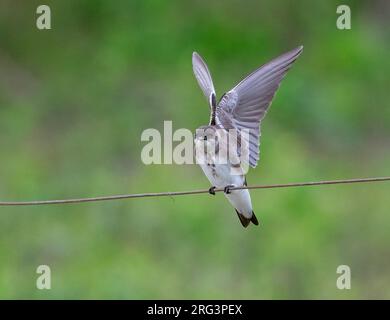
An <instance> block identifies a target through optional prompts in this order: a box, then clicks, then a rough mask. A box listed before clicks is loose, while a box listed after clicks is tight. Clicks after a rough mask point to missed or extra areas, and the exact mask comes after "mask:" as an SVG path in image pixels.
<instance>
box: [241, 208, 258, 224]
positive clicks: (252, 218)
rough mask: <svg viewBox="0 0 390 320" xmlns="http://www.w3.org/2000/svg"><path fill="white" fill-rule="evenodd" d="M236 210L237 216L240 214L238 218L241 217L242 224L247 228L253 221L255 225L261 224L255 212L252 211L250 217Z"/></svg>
mask: <svg viewBox="0 0 390 320" xmlns="http://www.w3.org/2000/svg"><path fill="white" fill-rule="evenodd" d="M236 212H237V216H238V219H240V222H241V224H242V226H243V227H244V228H246V227H247V226H248V225H249V223H251V222H252V223H253V224H254V225H256V226H258V225H259V221H257V218H256V216H255V213H254V212H253V211H252V217H251V218H250V219H248V218H246V217H245V216H244V215H242V214H241V213H239V212H238V211H237V209H236Z"/></svg>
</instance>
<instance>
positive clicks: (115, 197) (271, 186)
mask: <svg viewBox="0 0 390 320" xmlns="http://www.w3.org/2000/svg"><path fill="white" fill-rule="evenodd" d="M380 181H390V177H376V178H359V179H343V180H323V181H314V182H297V183H282V184H269V185H254V186H242V187H234V188H230V190H241V189H276V188H292V187H308V186H319V185H330V184H347V183H364V182H380ZM223 190H224V189H222V188H219V189H215V192H221V191H223ZM202 193H209V190H208V189H202V190H191V191H174V192H154V193H135V194H123V195H113V196H101V197H91V198H79V199H63V200H37V201H0V206H38V205H49V204H72V203H84V202H97V201H112V200H123V199H133V198H150V197H167V196H168V197H173V196H184V195H191V194H202Z"/></svg>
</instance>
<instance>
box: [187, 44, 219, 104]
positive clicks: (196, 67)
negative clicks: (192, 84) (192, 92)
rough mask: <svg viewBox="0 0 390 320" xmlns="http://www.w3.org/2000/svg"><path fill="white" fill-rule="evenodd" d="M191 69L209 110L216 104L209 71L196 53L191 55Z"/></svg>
mask: <svg viewBox="0 0 390 320" xmlns="http://www.w3.org/2000/svg"><path fill="white" fill-rule="evenodd" d="M192 69H193V71H194V74H195V78H196V80H197V81H198V84H199V86H200V88H201V89H202V91H203V94H204V95H205V96H206V99H207V101H208V103H209V105H210V108H212V106H213V105H215V104H216V96H215V89H214V84H213V79H212V78H211V74H210V71H209V69H208V68H207V65H206V63H205V62H204V61H203V59H202V57H201V56H200V55H199V54H198V53H196V52H194V53H193V54H192ZM213 100H214V101H213Z"/></svg>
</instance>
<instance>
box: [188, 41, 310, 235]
mask: <svg viewBox="0 0 390 320" xmlns="http://www.w3.org/2000/svg"><path fill="white" fill-rule="evenodd" d="M302 51H303V46H299V47H297V48H295V49H293V50H290V51H288V52H286V53H284V54H282V55H280V56H278V57H277V58H275V59H273V60H271V61H269V62H268V63H265V64H264V65H262V66H261V67H259V68H258V69H256V70H255V71H253V72H252V73H250V74H249V75H248V76H246V77H245V78H244V79H243V80H241V81H240V82H239V83H238V84H237V85H236V86H234V87H233V89H231V90H230V91H228V92H225V93H224V94H223V95H222V96H221V98H220V99H219V101H217V98H216V93H215V89H214V84H213V80H212V77H211V73H210V71H209V69H208V67H207V64H206V63H205V61H204V60H203V59H202V57H201V56H200V55H199V54H198V53H197V52H193V54H192V68H193V72H194V75H195V78H196V80H197V82H198V84H199V86H200V88H201V90H202V92H203V94H204V96H205V97H206V99H207V102H208V105H209V108H210V120H209V124H208V125H203V126H201V127H199V128H198V129H196V131H195V134H194V151H195V159H196V163H197V164H199V165H200V167H201V168H202V170H203V172H204V174H205V175H206V177H207V178H208V180H209V181H210V183H211V187H210V189H209V193H210V194H212V195H215V189H217V188H218V189H223V190H224V194H225V196H226V198H227V199H228V200H229V202H230V204H231V205H232V206H233V207H234V209H235V211H236V213H237V216H238V218H239V220H240V222H241V224H242V226H243V227H244V228H246V227H248V225H249V224H250V223H251V222H252V223H253V224H254V225H259V222H258V220H257V217H256V215H255V213H254V211H253V206H252V201H251V196H250V193H249V190H248V189H233V190H231V189H232V188H235V187H243V186H247V181H246V172H247V170H246V169H245V165H247V166H250V167H252V168H255V167H256V166H257V163H258V161H259V158H260V151H259V146H260V135H261V131H260V127H261V122H262V120H263V119H264V117H265V115H266V113H267V111H268V109H269V107H270V105H271V102H272V99H273V97H274V95H275V93H276V91H277V90H278V88H279V86H280V83H281V81H282V79H283V78H284V76H285V75H286V73H287V71H288V70H289V69H290V67H291V66H292V64H293V63H294V62H295V61H296V59H297V58H298V57H299V55H300V54H301V53H302ZM234 133H235V134H234ZM230 141H232V142H234V143H235V144H234V145H233V147H231V144H230ZM229 147H230V148H231V149H233V151H232V150H227V149H229ZM230 151H232V152H230ZM245 151H246V152H245ZM244 153H246V157H244V158H245V159H243V158H242V157H241V156H242V155H243V154H244ZM231 154H232V156H231ZM227 155H228V156H227Z"/></svg>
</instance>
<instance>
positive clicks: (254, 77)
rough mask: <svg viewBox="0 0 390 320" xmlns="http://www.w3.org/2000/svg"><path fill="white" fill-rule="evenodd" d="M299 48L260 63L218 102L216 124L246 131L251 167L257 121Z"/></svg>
mask: <svg viewBox="0 0 390 320" xmlns="http://www.w3.org/2000/svg"><path fill="white" fill-rule="evenodd" d="M302 50H303V47H302V46H301V47H298V48H296V49H293V50H291V51H289V52H287V53H285V54H283V55H281V56H279V57H277V58H275V59H274V60H272V61H270V62H268V63H266V64H265V65H263V66H261V67H260V68H259V69H257V70H255V71H254V72H252V73H251V74H250V75H249V76H247V77H246V78H245V79H244V80H242V81H241V82H240V83H239V84H237V85H236V86H235V87H234V88H233V89H232V90H230V91H229V92H227V93H225V94H224V95H223V97H222V98H221V100H220V101H219V103H218V106H217V108H216V123H217V125H220V126H222V127H223V128H225V129H232V128H234V129H237V130H238V131H241V130H242V129H248V130H249V135H247V137H248V138H247V139H246V140H247V141H245V142H246V145H247V146H248V148H249V164H250V166H251V167H256V165H257V161H258V160H259V145H260V124H261V120H262V119H263V118H264V116H265V114H266V112H267V110H268V108H269V106H270V104H271V101H272V98H273V97H274V95H275V92H276V90H277V89H278V87H279V85H280V82H281V81H282V79H283V77H284V76H285V74H286V73H287V71H288V70H289V68H290V67H291V65H292V64H293V62H294V61H295V60H296V59H297V58H298V56H299V55H300V54H301V52H302Z"/></svg>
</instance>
